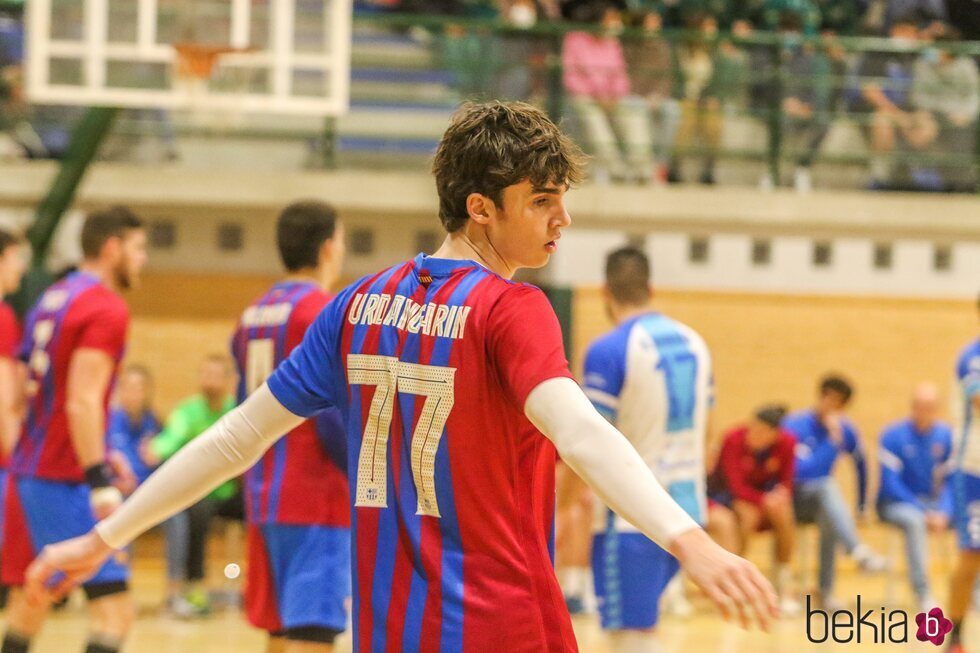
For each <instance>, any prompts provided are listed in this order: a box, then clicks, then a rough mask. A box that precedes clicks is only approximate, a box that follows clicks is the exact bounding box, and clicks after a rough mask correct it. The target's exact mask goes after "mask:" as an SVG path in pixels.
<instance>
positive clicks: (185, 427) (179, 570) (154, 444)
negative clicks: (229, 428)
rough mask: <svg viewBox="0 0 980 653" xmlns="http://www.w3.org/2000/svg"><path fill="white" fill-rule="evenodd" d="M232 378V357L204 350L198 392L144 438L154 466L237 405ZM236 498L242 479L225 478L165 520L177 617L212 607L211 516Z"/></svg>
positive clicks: (171, 603) (170, 602)
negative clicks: (209, 572)
mask: <svg viewBox="0 0 980 653" xmlns="http://www.w3.org/2000/svg"><path fill="white" fill-rule="evenodd" d="M234 382H235V369H234V363H233V362H232V361H231V359H230V358H229V357H228V356H227V355H225V354H209V355H208V356H205V358H204V360H203V361H202V362H201V368H200V381H199V386H198V388H199V389H198V392H197V393H196V394H193V395H191V396H190V397H187V398H186V399H184V400H183V401H181V402H180V403H179V404H177V407H176V408H174V409H173V411H171V413H170V415H168V416H167V421H166V424H164V427H163V430H162V431H160V433H159V434H158V435H157V436H156V437H154V438H152V439H150V440H144V442H143V446H142V447H141V450H140V455H141V456H142V458H143V461H144V463H145V464H146V465H147V466H149V467H156V466H157V465H159V464H160V463H161V462H162V461H164V460H167V459H168V458H170V457H171V456H173V455H174V454H175V453H177V452H178V451H180V449H182V448H183V447H185V446H186V445H187V443H188V442H190V441H191V440H193V439H194V438H196V437H197V436H199V435H201V434H202V433H204V432H205V431H206V430H208V429H209V428H210V427H211V426H212V425H213V424H214V423H215V422H217V421H218V420H219V419H221V417H222V416H224V415H225V414H226V413H227V412H228V411H230V410H231V409H232V408H234V407H235V396H234V394H233V393H232V388H233V386H234ZM236 501H238V502H239V503H240V502H241V496H240V494H239V488H238V482H237V481H235V480H230V481H226V482H225V483H222V484H221V485H219V486H218V487H216V488H215V489H214V491H213V492H211V493H210V494H208V496H206V497H204V498H203V499H201V500H200V501H198V502H196V503H195V504H194V505H192V506H190V507H189V508H188V509H187V510H184V511H182V512H180V513H178V514H176V515H174V516H173V517H172V518H171V519H168V520H167V522H166V524H165V525H164V528H165V530H166V534H167V609H168V610H169V611H170V613H171V614H172V615H174V616H175V617H178V618H181V619H187V618H191V617H200V616H204V615H207V614H209V613H210V612H211V601H210V599H209V595H208V591H207V587H206V581H207V577H208V575H207V545H208V535H209V534H210V531H211V521H212V520H213V519H214V516H215V515H216V514H218V513H219V512H222V511H223V510H225V509H226V508H225V506H226V504H231V505H234V502H236ZM239 512H240V511H239Z"/></svg>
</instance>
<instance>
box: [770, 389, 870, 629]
mask: <svg viewBox="0 0 980 653" xmlns="http://www.w3.org/2000/svg"><path fill="white" fill-rule="evenodd" d="M852 394H853V389H852V387H851V384H850V383H848V382H847V381H846V380H845V379H843V378H842V377H840V376H836V375H828V376H826V377H824V379H823V380H822V381H821V382H820V394H819V396H818V399H817V404H816V406H814V407H813V408H811V409H808V410H801V411H798V412H796V413H793V414H792V415H789V416H788V417H787V418H786V419H785V420H784V421H783V428H784V429H786V430H787V431H789V432H790V433H792V434H793V435H794V436H796V440H797V445H796V474H795V477H794V480H795V483H796V484H795V487H794V489H793V500H794V501H793V509H794V511H795V513H796V517H797V520H798V521H800V522H802V523H814V522H815V523H816V524H817V525H818V526H819V528H820V572H819V588H818V592H819V597H820V602H821V604H822V605H823V606H824V609H827V610H834V609H837V607H836V606H838V605H839V604H837V602H836V601H835V600H834V598H833V587H834V566H835V562H836V561H835V554H836V551H837V546H838V544H840V545H842V546H843V547H844V550H845V552H846V553H847V554H848V555H850V556H851V557H852V558H854V560H855V561H856V562H857V563H858V567H859V568H860V569H861V570H863V571H868V572H877V571H884V570H885V569H887V567H888V564H887V561H886V560H885V559H884V558H882V557H881V556H879V555H878V554H876V553H875V552H874V551H872V550H871V548H869V547H868V546H867V545H866V544H863V543H862V542H861V540H860V539H859V538H858V534H857V528H856V526H855V524H854V518H853V517H852V516H851V513H850V512H849V511H848V510H847V506H846V505H845V503H844V498H843V497H842V496H841V493H840V490H839V489H838V488H837V483H836V482H835V481H834V479H833V476H832V472H833V468H834V462H835V461H836V460H837V454H838V453H840V452H846V453H849V454H850V455H851V457H852V458H853V459H854V465H855V468H856V471H857V481H858V482H857V504H858V514H861V515H863V514H864V508H865V493H866V490H867V466H866V463H865V459H864V451H863V448H862V446H861V438H860V436H859V435H858V431H857V428H856V427H855V426H854V424H853V423H852V422H851V421H850V420H849V419H847V416H846V415H845V413H844V410H845V408H846V407H847V404H848V402H850V400H851V395H852Z"/></svg>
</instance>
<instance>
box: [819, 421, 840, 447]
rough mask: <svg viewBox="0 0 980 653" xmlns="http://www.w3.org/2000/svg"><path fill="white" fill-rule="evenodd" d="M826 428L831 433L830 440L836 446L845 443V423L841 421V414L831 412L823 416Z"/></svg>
mask: <svg viewBox="0 0 980 653" xmlns="http://www.w3.org/2000/svg"><path fill="white" fill-rule="evenodd" d="M823 425H824V428H826V429H827V433H828V434H829V435H830V441H831V442H833V443H834V446H836V447H840V446H841V445H842V444H843V443H844V425H843V424H842V423H841V419H840V415H838V414H837V413H830V414H829V415H826V416H825V417H824V418H823Z"/></svg>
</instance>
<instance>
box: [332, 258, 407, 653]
mask: <svg viewBox="0 0 980 653" xmlns="http://www.w3.org/2000/svg"><path fill="white" fill-rule="evenodd" d="M401 267H402V266H395V267H393V268H389V269H388V270H385V272H383V273H382V274H381V275H380V276H379V277H378V278H377V279H376V280H375V281H374V283H373V284H371V286H370V287H369V288H368V289H366V290H364V291H362V292H365V293H381V292H383V291H384V288H385V285H387V283H388V282H389V281H390V280H391V277H392V275H394V274H395V273H396V272H398V271H399V270H400V269H401ZM412 279H413V276H412V275H408V276H406V278H405V279H404V280H403V281H402V282H401V283H399V286H398V289H397V290H396V291H395V292H396V293H397V292H402V293H403V294H405V293H408V292H409V291H408V290H407V289H408V288H409V287H410V285H411V283H412ZM403 289H404V290H403ZM343 328H350V327H349V325H345V326H344V327H343ZM371 328H379V329H381V332H380V334H379V335H380V337H379V338H378V346H377V348H376V349H375V350H374V351H372V352H364V340H365V338H366V337H367V334H368V330H369V329H371ZM386 331H395V329H391V328H390V327H389V328H385V327H371V326H368V325H362V324H358V325H355V326H354V327H353V334H352V337H351V345H350V351H351V352H353V353H370V354H375V355H378V356H394V355H395V353H396V351H397V347H398V337H397V336H398V334H397V332H395V333H394V334H393V335H394V338H392V337H388V334H386V333H385V332H386ZM342 353H343V352H342ZM341 364H342V365H343V366H344V367H345V369H346V365H347V361H346V360H342V362H341ZM349 387H350V393H351V403H350V410H349V413H348V419H349V422H348V432H350V429H353V430H354V432H356V433H361V432H362V429H363V421H362V416H361V392H362V386H360V385H351V386H349ZM353 440H354V442H355V443H356V446H354V447H351V448H350V455H351V456H352V459H351V460H352V461H353V463H352V465H353V466H352V468H353V469H355V470H356V469H357V461H358V458H359V457H360V454H361V440H362V436H359V437H355V438H353ZM385 455H386V456H387V458H388V469H391V444H390V442H389V445H388V447H387V451H386V453H385ZM354 477H355V479H356V472H355V475H354ZM354 482H355V484H356V482H357V481H356V480H355V481H354ZM387 482H388V497H389V505H390V502H391V501H392V500H394V498H395V491H394V483H393V481H392V475H391V474H390V473H389V474H388V479H387ZM351 499H352V500H356V492H351ZM352 513H353V514H355V515H356V513H357V509H356V507H355V509H354V510H352ZM352 527H356V524H354V523H353V522H352ZM381 542H389V543H391V546H383V545H382V544H381ZM397 547H398V516H397V511H396V510H391V509H389V510H381V511H379V513H378V545H377V548H376V550H377V555H376V556H375V559H374V577H373V578H372V581H371V585H372V587H371V595H372V596H371V612H372V613H373V614H374V615H375V618H374V623H373V627H372V629H371V646H370V650H371V651H378V650H380V651H384V650H385V647H386V645H387V623H386V622H385V619H386V616H387V612H388V601H389V600H390V598H391V583H392V577H393V576H394V570H395V550H396V549H397ZM353 548H354V549H355V550H356V548H357V547H353ZM355 560H356V557H355ZM355 564H356V562H355ZM354 569H355V570H356V569H357V567H354ZM354 596H355V597H357V596H358V592H356V591H355V592H354ZM358 600H359V601H360V600H362V597H358ZM354 609H355V612H356V610H357V609H358V606H356V605H355V606H354ZM379 616H380V619H381V621H379Z"/></svg>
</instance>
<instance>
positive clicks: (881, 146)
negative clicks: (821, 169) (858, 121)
mask: <svg viewBox="0 0 980 653" xmlns="http://www.w3.org/2000/svg"><path fill="white" fill-rule="evenodd" d="M889 34H890V37H891V40H892V43H893V44H894V45H895V46H898V47H900V48H902V49H900V50H898V51H889V52H869V53H867V54H866V55H865V57H864V59H863V61H862V62H861V64H860V65H859V67H858V76H859V84H860V96H859V99H858V102H857V106H856V110H857V111H858V112H859V113H862V114H864V115H865V118H864V126H865V128H866V130H867V133H868V136H869V139H870V142H871V184H870V186H871V188H875V189H882V188H888V187H889V184H890V183H891V180H892V170H891V167H892V154H893V153H894V152H895V150H896V147H897V146H898V145H900V144H902V145H905V146H907V147H909V148H912V149H913V150H916V151H921V150H924V149H925V148H927V147H928V146H929V145H930V144H932V142H933V141H935V140H936V135H937V133H938V127H937V125H936V121H935V119H934V118H933V117H932V116H931V115H930V114H929V112H927V111H916V110H915V108H914V107H913V105H912V102H911V89H912V68H913V65H914V63H915V59H916V54H915V52H914V51H912V49H911V47H913V46H915V45H916V43H917V42H918V39H919V29H918V27H917V23H916V18H915V16H912V15H909V16H905V17H899V18H896V19H895V20H894V22H893V23H892V26H891V30H890V32H889ZM903 46H905V47H903Z"/></svg>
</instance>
